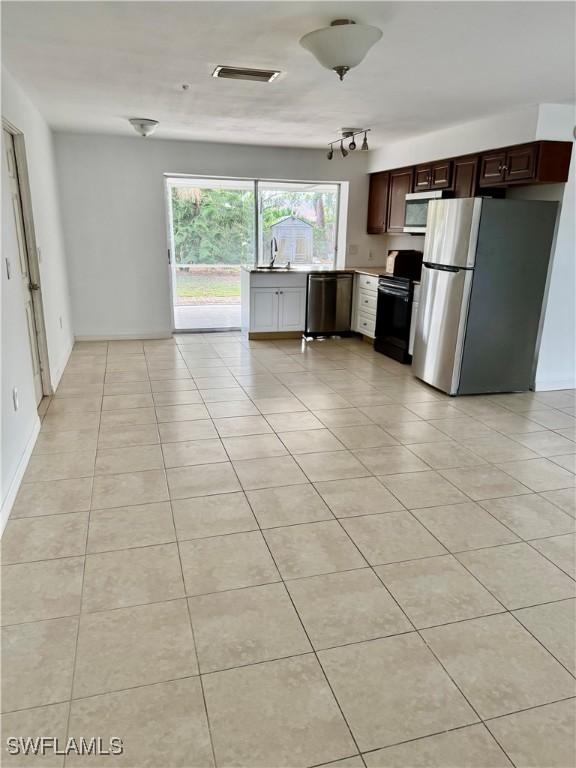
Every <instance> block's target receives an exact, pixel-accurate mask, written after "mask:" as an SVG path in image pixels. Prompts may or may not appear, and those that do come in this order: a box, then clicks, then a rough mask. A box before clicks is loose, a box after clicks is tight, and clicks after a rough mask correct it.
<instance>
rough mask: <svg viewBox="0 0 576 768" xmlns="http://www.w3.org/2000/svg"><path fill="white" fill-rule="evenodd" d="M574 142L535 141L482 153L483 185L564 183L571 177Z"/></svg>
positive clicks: (481, 177) (480, 180)
mask: <svg viewBox="0 0 576 768" xmlns="http://www.w3.org/2000/svg"><path fill="white" fill-rule="evenodd" d="M571 152H572V144H571V142H569V141H536V142H533V143H532V144H520V145H518V146H516V147H507V148H506V149H502V150H497V151H494V152H484V153H483V154H482V155H481V156H480V179H479V186H480V187H494V186H500V185H505V186H514V185H516V184H546V183H548V184H550V183H563V182H565V181H567V180H568V169H569V166H570V155H571Z"/></svg>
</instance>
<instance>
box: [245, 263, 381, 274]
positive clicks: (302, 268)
mask: <svg viewBox="0 0 576 768" xmlns="http://www.w3.org/2000/svg"><path fill="white" fill-rule="evenodd" d="M242 269H243V270H245V271H246V272H251V273H254V274H267V273H271V274H276V273H277V272H305V273H307V274H310V273H315V272H335V273H337V272H352V273H354V272H359V273H361V274H363V275H381V274H385V272H384V269H385V268H384V267H343V268H342V269H334V267H323V266H322V265H321V264H317V265H310V266H306V265H292V266H291V267H290V268H289V269H288V268H286V267H284V266H282V265H280V266H278V267H274V268H273V269H269V268H268V267H248V266H246V265H244V264H243V265H242Z"/></svg>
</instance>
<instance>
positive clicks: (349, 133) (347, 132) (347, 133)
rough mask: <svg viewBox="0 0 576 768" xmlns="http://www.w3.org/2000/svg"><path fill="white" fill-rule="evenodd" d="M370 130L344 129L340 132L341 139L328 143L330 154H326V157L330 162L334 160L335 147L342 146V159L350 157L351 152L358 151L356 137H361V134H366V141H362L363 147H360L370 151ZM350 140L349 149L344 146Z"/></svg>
mask: <svg viewBox="0 0 576 768" xmlns="http://www.w3.org/2000/svg"><path fill="white" fill-rule="evenodd" d="M369 130H370V128H342V129H341V130H340V133H341V134H342V136H341V137H340V138H339V139H334V141H329V142H328V152H327V153H326V157H327V158H328V160H332V158H333V157H334V145H335V144H336V146H338V144H340V154H341V155H342V157H348V155H349V153H350V152H354V150H355V149H358V145H357V144H356V140H355V137H356V136H359V135H360V134H362V133H363V134H364V140H363V141H362V146H361V147H360V149H361V150H363V151H364V152H366V151H367V150H368V138H367V133H368V131H369ZM348 139H350V143H349V144H348V149H346V147H345V146H344V142H345V141H348Z"/></svg>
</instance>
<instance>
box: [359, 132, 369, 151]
mask: <svg viewBox="0 0 576 768" xmlns="http://www.w3.org/2000/svg"><path fill="white" fill-rule="evenodd" d="M360 149H361V151H362V152H368V150H369V149H370V147H369V146H368V137H367V136H366V134H364V139H363V141H362V146H361V147H360Z"/></svg>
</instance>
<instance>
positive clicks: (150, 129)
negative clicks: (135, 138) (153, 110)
mask: <svg viewBox="0 0 576 768" xmlns="http://www.w3.org/2000/svg"><path fill="white" fill-rule="evenodd" d="M128 122H129V123H130V125H131V126H132V128H134V130H135V131H136V133H139V134H140V136H144V138H146V136H150V135H151V134H153V133H154V131H155V130H156V126H157V125H158V120H150V119H149V118H147V117H131V118H130V119H129V120H128Z"/></svg>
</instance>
